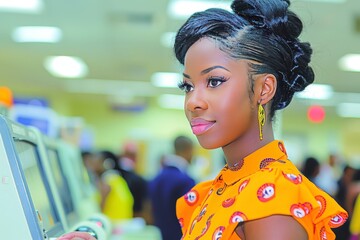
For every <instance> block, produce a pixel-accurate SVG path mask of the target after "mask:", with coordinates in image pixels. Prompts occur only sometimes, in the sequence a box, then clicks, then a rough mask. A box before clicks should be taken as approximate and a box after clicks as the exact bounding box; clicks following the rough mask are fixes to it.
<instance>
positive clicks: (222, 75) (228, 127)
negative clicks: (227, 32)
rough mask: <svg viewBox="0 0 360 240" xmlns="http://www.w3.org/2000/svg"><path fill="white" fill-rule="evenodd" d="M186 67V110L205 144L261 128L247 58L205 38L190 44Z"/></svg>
mask: <svg viewBox="0 0 360 240" xmlns="http://www.w3.org/2000/svg"><path fill="white" fill-rule="evenodd" d="M184 67H185V69H184V74H183V75H184V82H183V84H182V85H181V86H180V88H182V89H183V90H184V91H185V93H186V97H185V106H184V107H185V114H186V117H187V119H188V120H189V122H190V125H191V128H192V131H193V133H194V134H195V135H196V137H197V138H198V140H199V142H200V144H201V146H202V147H204V148H207V149H214V148H218V147H224V146H226V145H228V144H230V143H232V142H234V141H237V140H239V139H241V138H243V137H244V136H245V135H249V134H253V133H251V132H254V128H255V129H256V130H257V129H258V128H257V124H258V123H257V115H256V114H257V103H256V101H253V100H251V99H252V98H253V94H250V92H251V90H250V89H251V87H250V82H249V77H248V64H247V62H246V61H245V60H234V59H232V58H230V57H229V56H228V55H227V54H226V53H224V52H222V51H221V50H220V49H219V48H218V47H217V46H216V43H215V42H214V41H213V40H211V39H207V38H203V39H200V40H199V41H197V42H196V43H194V44H193V45H192V46H191V47H190V48H189V50H188V52H187V53H186V56H185V61H184ZM257 131H258V130H257Z"/></svg>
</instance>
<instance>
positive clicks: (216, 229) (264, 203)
mask: <svg viewBox="0 0 360 240" xmlns="http://www.w3.org/2000/svg"><path fill="white" fill-rule="evenodd" d="M176 211H177V216H178V219H179V222H180V225H181V227H182V232H183V237H182V239H183V240H185V239H188V240H189V239H191V240H198V239H200V238H201V239H209V240H210V239H213V240H220V239H226V240H228V239H229V240H239V239H240V237H239V236H238V235H237V234H236V233H235V228H236V226H237V225H238V224H239V223H240V222H243V221H249V220H254V219H259V218H264V217H268V216H271V215H275V214H276V215H289V216H292V217H294V218H295V219H296V220H297V221H298V222H299V223H300V224H301V225H302V226H303V227H304V228H305V230H306V231H307V234H308V236H309V238H308V239H309V240H325V239H327V240H331V239H335V235H334V233H333V232H332V230H331V228H335V227H339V226H341V225H342V224H343V223H344V222H345V221H346V219H347V217H348V215H347V213H346V212H345V210H344V209H342V208H341V207H340V206H339V205H338V204H337V203H336V202H335V200H334V199H333V198H331V197H330V196H329V195H328V194H327V193H325V192H324V191H322V190H320V189H319V188H318V187H316V186H315V185H314V184H313V183H312V182H310V181H309V180H308V179H307V178H305V177H304V176H303V175H302V174H301V173H300V172H299V170H298V169H297V168H296V167H295V166H294V165H293V164H292V163H291V162H290V161H289V160H288V159H287V154H286V150H285V148H284V145H283V143H282V142H281V141H277V140H275V141H272V142H271V143H269V144H267V145H266V146H264V147H262V148H261V149H259V150H257V151H255V152H254V153H252V154H250V155H249V156H247V157H246V158H245V159H244V161H242V165H241V166H239V168H238V169H237V170H230V169H229V168H228V167H227V166H225V167H224V168H223V169H222V170H221V171H220V173H219V174H218V176H217V177H216V178H215V180H213V181H207V182H204V183H200V184H198V185H196V186H195V187H194V188H193V189H191V190H190V191H189V192H188V193H187V194H185V195H184V196H183V197H181V198H179V199H178V201H177V207H176Z"/></svg>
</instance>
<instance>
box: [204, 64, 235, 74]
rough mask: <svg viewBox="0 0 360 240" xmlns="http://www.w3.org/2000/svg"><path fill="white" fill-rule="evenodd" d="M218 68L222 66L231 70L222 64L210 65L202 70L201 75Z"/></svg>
mask: <svg viewBox="0 0 360 240" xmlns="http://www.w3.org/2000/svg"><path fill="white" fill-rule="evenodd" d="M216 68H221V69H224V70H226V71H228V72H230V71H229V70H228V69H227V68H225V67H223V66H220V65H216V66H212V67H209V68H207V69H204V70H202V71H201V75H204V74H206V73H209V72H211V71H212V70H214V69H216Z"/></svg>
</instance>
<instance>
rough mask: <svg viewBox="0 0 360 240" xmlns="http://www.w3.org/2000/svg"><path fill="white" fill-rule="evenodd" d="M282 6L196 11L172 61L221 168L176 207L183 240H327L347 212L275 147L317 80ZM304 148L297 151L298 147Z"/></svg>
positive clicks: (250, 4) (272, 1)
mask: <svg viewBox="0 0 360 240" xmlns="http://www.w3.org/2000/svg"><path fill="white" fill-rule="evenodd" d="M289 6H290V1H288V0H234V1H233V2H232V4H231V10H232V11H227V10H224V9H218V8H212V9H208V10H206V11H202V12H197V13H195V14H193V15H192V16H190V17H189V19H187V20H186V22H185V23H184V24H183V25H182V26H181V27H180V29H179V31H178V32H177V35H176V37H175V45H174V52H175V55H176V58H177V59H178V61H179V62H180V63H181V64H183V65H184V68H183V80H182V82H181V83H180V84H179V87H180V89H182V90H183V91H184V92H185V103H184V110H185V115H186V117H187V119H188V121H189V125H190V127H191V129H192V132H193V133H194V134H195V135H196V137H197V139H198V141H199V143H200V145H201V146H202V147H204V148H206V149H217V148H222V150H223V152H224V154H225V157H226V161H227V164H226V165H225V167H224V168H223V169H222V170H221V171H220V172H219V174H218V175H217V176H216V177H215V179H214V180H212V181H207V182H202V183H199V184H197V185H196V186H195V187H194V188H192V189H191V190H190V191H189V192H188V193H187V194H185V195H184V196H183V197H181V198H179V199H178V201H177V216H178V219H179V222H180V225H181V226H182V232H183V236H182V240H194V239H226V240H235V239H242V240H244V239H246V240H259V239H266V240H290V239H291V240H308V239H312V240H313V239H314V240H325V239H327V240H330V239H335V235H334V233H333V232H332V230H331V228H335V227H338V226H341V225H342V224H343V223H344V222H345V221H346V219H347V216H348V215H347V213H346V211H345V210H344V209H342V208H341V207H340V206H339V205H338V204H337V203H336V202H335V200H334V199H333V198H331V196H329V195H328V194H327V193H326V192H324V191H322V190H321V189H319V188H318V187H316V186H315V185H314V184H313V183H312V182H311V181H309V179H307V178H306V177H305V176H304V175H302V174H301V173H300V171H299V170H298V169H297V168H296V166H295V165H294V164H293V163H292V162H291V161H290V160H289V159H288V156H287V152H286V149H285V145H284V143H283V142H282V141H281V140H275V139H274V133H273V127H272V120H273V117H274V115H275V111H276V110H280V109H284V108H285V107H286V106H288V105H289V103H290V102H291V99H292V97H293V95H294V94H295V92H300V91H302V90H304V89H305V87H307V86H308V85H309V84H311V83H312V82H313V81H314V72H313V70H312V68H311V67H310V66H309V63H310V59H311V54H312V49H311V46H310V44H309V43H306V42H302V41H300V39H299V35H300V34H301V32H302V27H303V25H302V22H301V20H300V19H299V17H298V16H297V15H296V14H295V13H294V12H292V11H291V10H290V9H289ZM299 147H301V146H299Z"/></svg>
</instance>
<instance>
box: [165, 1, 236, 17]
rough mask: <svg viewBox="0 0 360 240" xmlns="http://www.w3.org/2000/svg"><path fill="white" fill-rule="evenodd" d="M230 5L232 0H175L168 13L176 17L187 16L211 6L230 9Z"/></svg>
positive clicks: (171, 3) (170, 4)
mask: <svg viewBox="0 0 360 240" xmlns="http://www.w3.org/2000/svg"><path fill="white" fill-rule="evenodd" d="M230 5H231V2H230V1H194V0H174V1H171V2H170V3H169V6H168V14H169V16H170V17H174V18H187V17H189V16H190V15H191V14H193V13H195V12H199V11H204V10H206V9H209V8H222V9H226V10H230V9H231V8H230Z"/></svg>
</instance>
